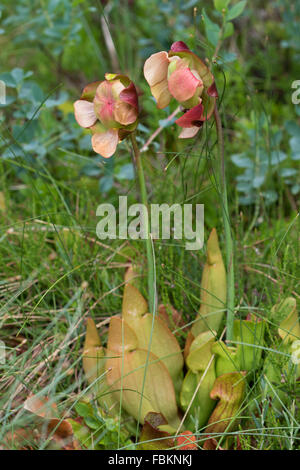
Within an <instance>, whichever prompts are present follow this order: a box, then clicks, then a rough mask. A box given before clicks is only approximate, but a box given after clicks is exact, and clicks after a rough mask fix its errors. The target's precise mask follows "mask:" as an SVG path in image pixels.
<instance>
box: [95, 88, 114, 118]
mask: <svg viewBox="0 0 300 470" xmlns="http://www.w3.org/2000/svg"><path fill="white" fill-rule="evenodd" d="M112 86H113V85H112V84H111V83H109V82H107V81H105V82H102V83H101V84H100V85H99V86H98V88H97V91H96V96H95V98H94V106H95V112H96V115H97V116H98V118H99V119H100V121H101V122H102V124H104V125H105V126H110V125H113V123H114V105H115V98H114V96H113V90H112Z"/></svg>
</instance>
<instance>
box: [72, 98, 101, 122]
mask: <svg viewBox="0 0 300 470" xmlns="http://www.w3.org/2000/svg"><path fill="white" fill-rule="evenodd" d="M74 114H75V119H76V121H77V122H78V124H79V125H80V126H81V127H91V126H92V125H93V124H95V122H96V121H97V116H96V114H95V111H94V104H93V103H90V102H89V101H85V100H77V101H75V103H74Z"/></svg>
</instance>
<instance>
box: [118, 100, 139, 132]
mask: <svg viewBox="0 0 300 470" xmlns="http://www.w3.org/2000/svg"><path fill="white" fill-rule="evenodd" d="M137 117H138V112H137V110H136V109H135V108H134V107H133V106H131V105H130V104H128V103H125V102H124V101H120V100H119V101H118V102H117V103H116V104H115V108H114V119H115V120H116V121H117V122H119V123H120V124H122V125H123V126H128V125H129V124H133V123H134V122H135V121H136V120H137Z"/></svg>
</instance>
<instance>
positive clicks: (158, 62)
mask: <svg viewBox="0 0 300 470" xmlns="http://www.w3.org/2000/svg"><path fill="white" fill-rule="evenodd" d="M168 66H169V58H168V54H167V53H166V52H164V51H162V52H157V53H156V54H152V55H151V56H150V57H149V59H147V60H146V62H145V65H144V76H145V79H146V80H147V82H148V83H149V85H150V86H151V87H152V86H155V85H156V84H157V83H159V82H161V81H162V80H165V79H166V78H167V76H168Z"/></svg>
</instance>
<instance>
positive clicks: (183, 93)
mask: <svg viewBox="0 0 300 470" xmlns="http://www.w3.org/2000/svg"><path fill="white" fill-rule="evenodd" d="M168 84H169V91H170V93H171V95H172V96H174V98H175V99H176V100H177V101H179V102H183V101H187V100H189V99H190V98H192V96H194V94H195V92H196V90H197V87H200V86H201V85H202V80H199V79H198V78H196V77H195V76H194V75H193V74H192V72H191V70H190V69H189V68H188V67H185V68H179V69H177V70H175V72H173V73H172V74H171V75H170V77H169V80H168Z"/></svg>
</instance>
